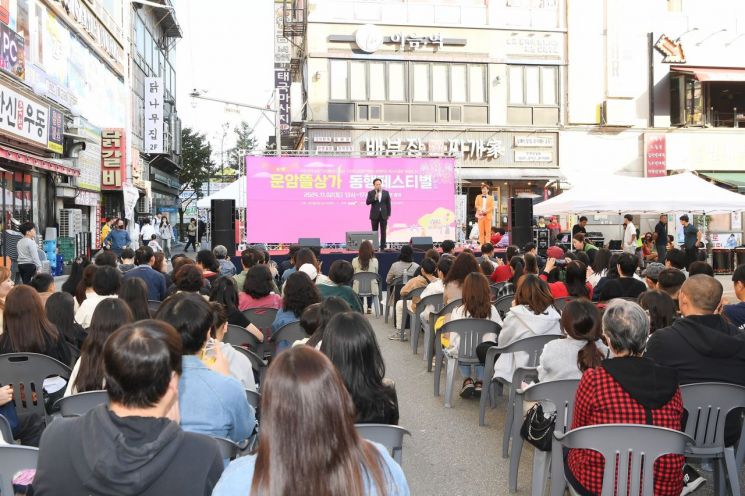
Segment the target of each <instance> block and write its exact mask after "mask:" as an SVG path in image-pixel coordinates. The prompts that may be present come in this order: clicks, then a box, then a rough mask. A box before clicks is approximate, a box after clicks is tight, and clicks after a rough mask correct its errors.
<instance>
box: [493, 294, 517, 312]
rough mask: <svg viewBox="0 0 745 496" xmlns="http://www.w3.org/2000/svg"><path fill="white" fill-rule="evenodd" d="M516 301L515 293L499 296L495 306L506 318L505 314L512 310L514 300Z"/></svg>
mask: <svg viewBox="0 0 745 496" xmlns="http://www.w3.org/2000/svg"><path fill="white" fill-rule="evenodd" d="M513 301H515V295H511V294H508V295H505V296H500V297H499V298H497V301H495V302H494V308H496V309H497V312H499V316H500V317H502V318H505V316H506V315H507V314H508V313H509V311H510V310H512V302H513Z"/></svg>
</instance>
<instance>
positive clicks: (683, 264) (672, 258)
mask: <svg viewBox="0 0 745 496" xmlns="http://www.w3.org/2000/svg"><path fill="white" fill-rule="evenodd" d="M687 264H688V257H687V255H686V254H685V252H684V251H683V250H678V249H677V248H673V249H672V250H668V251H667V254H666V255H665V267H667V268H668V269H678V270H679V271H681V272H683V275H685V276H686V278H688V270H686V269H687Z"/></svg>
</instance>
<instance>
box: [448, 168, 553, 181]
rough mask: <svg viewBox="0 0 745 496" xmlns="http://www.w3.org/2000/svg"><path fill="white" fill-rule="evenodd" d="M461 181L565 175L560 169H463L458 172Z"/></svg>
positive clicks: (526, 178) (548, 177)
mask: <svg viewBox="0 0 745 496" xmlns="http://www.w3.org/2000/svg"><path fill="white" fill-rule="evenodd" d="M457 174H458V176H459V177H460V178H461V179H466V180H474V179H475V180H490V179H491V180H496V179H501V180H508V179H513V180H521V179H525V180H531V179H557V178H563V177H564V175H563V174H562V173H561V171H560V170H559V169H555V168H551V169H549V168H546V169H516V168H508V167H461V168H460V169H458V172H457Z"/></svg>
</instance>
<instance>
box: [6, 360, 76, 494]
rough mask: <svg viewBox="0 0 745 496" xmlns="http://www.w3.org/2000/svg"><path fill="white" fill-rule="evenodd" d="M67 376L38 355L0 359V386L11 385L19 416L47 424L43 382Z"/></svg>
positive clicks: (64, 368) (56, 364) (67, 371)
mask: <svg viewBox="0 0 745 496" xmlns="http://www.w3.org/2000/svg"><path fill="white" fill-rule="evenodd" d="M71 373H72V372H71V371H70V369H69V368H68V367H67V365H65V364H64V363H62V362H59V361H57V360H55V359H54V358H50V357H48V356H46V355H41V354H39V353H7V354H5V355H0V380H1V381H2V383H0V386H2V385H5V384H12V385H13V398H15V404H16V412H17V413H18V415H19V416H21V415H25V414H31V413H36V414H37V415H39V416H40V417H42V418H44V419H45V420H46V422H47V423H49V420H50V417H49V415H47V412H46V409H45V408H44V393H43V385H44V379H46V378H47V377H51V376H60V377H62V378H63V379H69V378H70V374H71ZM21 389H23V394H21ZM11 494H12V493H11Z"/></svg>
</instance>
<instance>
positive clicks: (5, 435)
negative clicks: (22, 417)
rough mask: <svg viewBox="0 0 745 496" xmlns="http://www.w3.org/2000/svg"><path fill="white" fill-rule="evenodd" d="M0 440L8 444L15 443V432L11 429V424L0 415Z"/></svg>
mask: <svg viewBox="0 0 745 496" xmlns="http://www.w3.org/2000/svg"><path fill="white" fill-rule="evenodd" d="M0 439H2V440H3V441H5V442H6V443H8V444H13V443H14V442H15V439H13V430H12V429H11V428H10V422H8V419H6V418H5V416H3V415H0Z"/></svg>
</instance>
